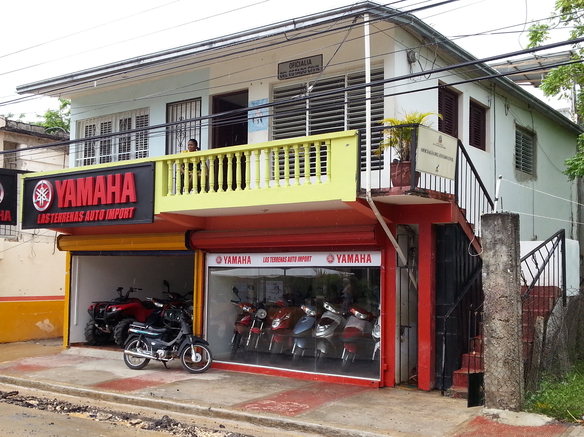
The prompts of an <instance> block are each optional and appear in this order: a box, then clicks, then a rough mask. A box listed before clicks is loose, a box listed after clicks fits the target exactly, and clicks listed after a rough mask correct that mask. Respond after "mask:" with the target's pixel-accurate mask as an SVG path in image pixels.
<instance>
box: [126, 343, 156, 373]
mask: <svg viewBox="0 0 584 437" xmlns="http://www.w3.org/2000/svg"><path fill="white" fill-rule="evenodd" d="M125 349H126V350H128V351H131V352H138V353H146V354H151V353H152V351H151V349H150V346H149V345H148V343H146V342H145V341H144V340H142V339H140V338H137V339H135V340H132V341H130V343H128V345H127V346H126V347H125ZM149 362H150V358H142V357H134V356H131V355H126V354H125V353H124V363H126V366H128V367H129V368H130V369H133V370H140V369H143V368H144V367H146V366H147V365H148V363H149Z"/></svg>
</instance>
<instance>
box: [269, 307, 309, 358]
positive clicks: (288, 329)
mask: <svg viewBox="0 0 584 437" xmlns="http://www.w3.org/2000/svg"><path fill="white" fill-rule="evenodd" d="M283 305H285V306H281V307H280V308H278V309H277V310H276V312H275V313H274V315H273V318H272V326H271V328H270V331H271V334H272V335H271V338H270V352H271V353H272V355H271V357H270V360H271V361H275V360H276V357H277V354H282V353H284V351H286V350H287V349H291V348H292V342H293V335H292V334H293V329H294V326H296V323H298V320H299V319H300V318H301V317H302V316H303V315H304V311H302V309H300V308H299V307H295V306H291V302H290V301H287V303H283Z"/></svg>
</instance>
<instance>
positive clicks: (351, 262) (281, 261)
mask: <svg viewBox="0 0 584 437" xmlns="http://www.w3.org/2000/svg"><path fill="white" fill-rule="evenodd" d="M207 265H208V266H209V267H286V266H318V267H326V266H380V265H381V252H359V251H356V252H296V253H239V254H230V253H214V254H208V255H207Z"/></svg>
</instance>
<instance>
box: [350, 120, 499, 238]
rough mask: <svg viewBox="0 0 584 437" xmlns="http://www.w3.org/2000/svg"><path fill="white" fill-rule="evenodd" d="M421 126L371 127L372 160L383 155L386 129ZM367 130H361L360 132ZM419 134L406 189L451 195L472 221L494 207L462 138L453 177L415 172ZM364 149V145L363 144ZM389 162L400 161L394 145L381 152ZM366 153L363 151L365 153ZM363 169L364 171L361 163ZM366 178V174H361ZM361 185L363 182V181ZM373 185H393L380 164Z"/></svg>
mask: <svg viewBox="0 0 584 437" xmlns="http://www.w3.org/2000/svg"><path fill="white" fill-rule="evenodd" d="M415 126H419V125H401V126H386V127H379V128H374V129H372V144H374V145H375V146H373V147H372V159H373V160H375V161H376V160H379V157H380V155H381V153H380V151H379V144H381V142H382V141H383V140H384V132H385V131H387V130H388V129H399V128H404V127H415ZM363 134H364V133H363V132H361V135H363ZM417 141H418V140H417V135H416V134H415V131H414V134H413V135H412V147H411V161H410V164H409V165H410V166H411V169H410V174H411V181H410V183H409V184H408V185H407V186H406V187H402V189H405V191H406V192H409V193H411V194H417V195H422V196H423V195H426V194H429V192H434V193H441V194H444V195H447V196H448V195H450V196H452V199H453V200H454V201H455V202H456V204H457V205H458V206H459V208H460V210H461V211H462V212H463V214H464V216H465V218H466V220H467V222H468V223H470V224H477V223H479V221H480V217H481V215H482V214H485V213H487V212H491V211H492V210H493V209H494V202H493V200H492V198H491V196H490V195H489V193H488V191H487V188H486V187H485V184H484V183H483V181H482V179H481V177H480V175H479V172H478V170H477V169H476V167H475V166H474V164H473V163H472V160H471V158H470V156H469V154H468V152H467V151H466V149H465V147H464V145H463V144H462V142H461V141H460V140H458V142H457V148H458V150H457V159H456V174H455V178H454V179H449V178H445V177H442V176H436V175H433V174H429V173H425V172H416V171H415V169H416V148H417V146H418V144H417ZM361 148H362V149H364V146H363V145H362V146H361ZM382 153H383V154H384V155H386V159H388V160H389V162H393V161H396V160H397V155H396V151H395V150H394V149H392V148H391V147H388V148H386V149H385V150H383V152H382ZM363 154H364V152H362V155H363ZM361 167H362V168H361V170H364V168H363V166H361ZM362 177H363V176H362ZM361 186H363V182H362V181H361ZM372 186H373V187H378V188H382V189H383V188H386V187H389V188H392V187H393V184H392V182H391V177H390V172H389V171H387V170H385V171H384V168H383V167H380V168H378V169H376V170H373V171H372ZM475 234H476V235H477V236H479V237H480V229H476V230H475Z"/></svg>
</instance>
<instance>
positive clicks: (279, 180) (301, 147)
mask: <svg viewBox="0 0 584 437" xmlns="http://www.w3.org/2000/svg"><path fill="white" fill-rule="evenodd" d="M358 140H359V137H358V133H357V131H347V132H339V133H334V134H326V135H316V136H311V137H304V138H294V139H290V140H279V141H272V142H268V143H261V144H251V145H246V146H233V147H224V148H221V149H212V150H208V151H199V152H192V153H181V154H176V155H168V156H164V157H159V158H154V159H153V160H154V161H155V166H156V189H155V214H161V213H171V214H181V215H191V216H198V217H206V216H221V215H245V214H260V213H263V212H268V211H269V212H271V213H274V212H279V213H285V212H293V211H310V210H315V209H318V210H335V209H343V208H348V207H347V205H346V203H345V202H350V201H354V200H355V198H356V196H357V178H356V174H357V154H358Z"/></svg>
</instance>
